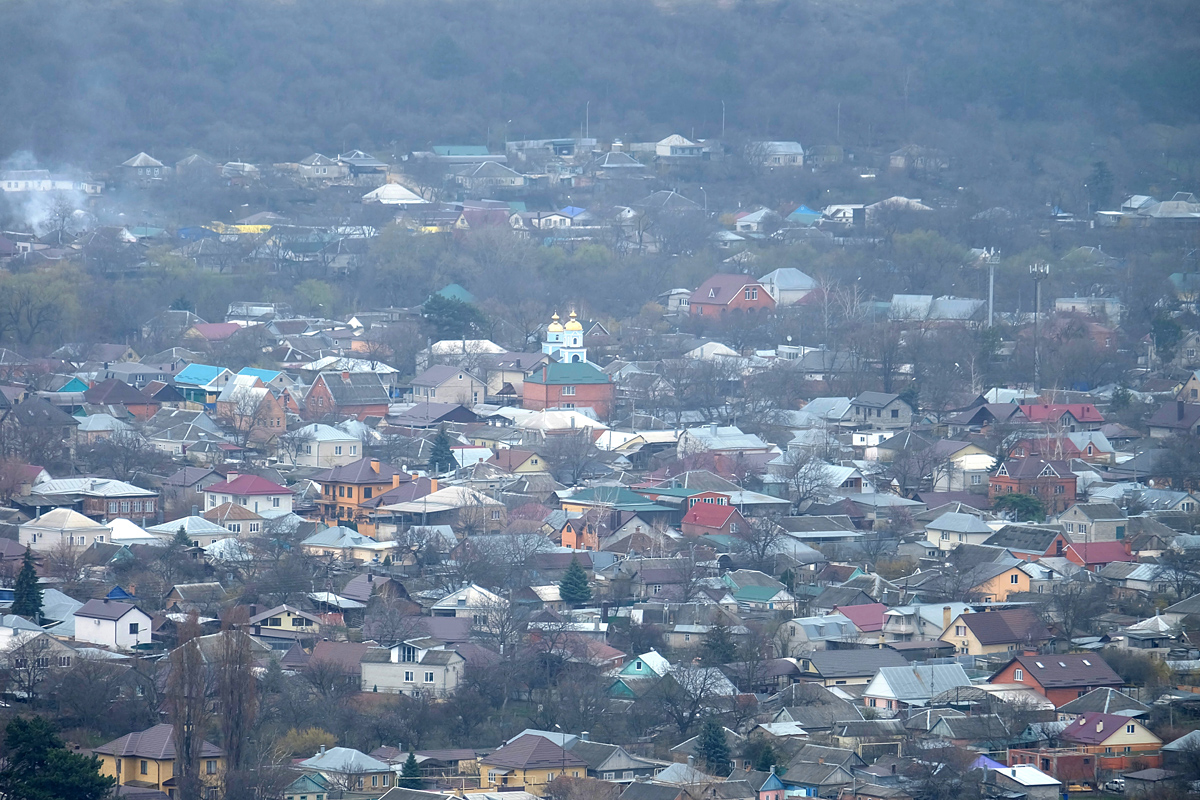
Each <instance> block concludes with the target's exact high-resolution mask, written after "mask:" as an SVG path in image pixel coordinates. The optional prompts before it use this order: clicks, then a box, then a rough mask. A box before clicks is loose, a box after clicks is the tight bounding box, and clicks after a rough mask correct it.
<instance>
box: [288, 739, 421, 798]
mask: <svg viewBox="0 0 1200 800" xmlns="http://www.w3.org/2000/svg"><path fill="white" fill-rule="evenodd" d="M296 766H297V767H299V768H300V769H301V770H303V771H304V772H306V773H310V774H313V775H319V776H320V777H321V781H322V783H323V784H324V785H325V786H326V787H328V788H329V789H332V790H334V791H336V792H338V794H339V795H341V794H343V793H349V792H354V793H355V796H359V795H362V794H383V793H384V792H387V791H388V790H389V789H391V788H392V787H393V786H394V785H395V782H396V779H397V777H398V776H397V775H396V773H395V772H394V771H393V770H392V768H391V766H390V765H389V764H386V763H384V762H383V761H380V760H379V759H377V758H372V757H371V756H369V755H367V754H366V753H363V752H362V751H360V750H355V749H354V748H352V747H330V748H328V749H327V748H326V747H325V745H321V749H320V750H319V751H318V752H317V754H316V755H314V756H313V757H312V758H306V759H304V760H303V761H301V762H300V763H299V764H297V765H296Z"/></svg>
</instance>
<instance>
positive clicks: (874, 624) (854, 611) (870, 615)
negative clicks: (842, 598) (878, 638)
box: [833, 603, 887, 633]
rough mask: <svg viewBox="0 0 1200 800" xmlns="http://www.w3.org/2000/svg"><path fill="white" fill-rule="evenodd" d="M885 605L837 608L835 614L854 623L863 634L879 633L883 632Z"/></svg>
mask: <svg viewBox="0 0 1200 800" xmlns="http://www.w3.org/2000/svg"><path fill="white" fill-rule="evenodd" d="M885 611H887V606H885V605H884V604H883V603H865V604H863V605H859V606H837V607H836V608H834V609H833V613H835V614H841V615H842V616H843V617H845V618H846V619H848V620H850V621H851V622H853V623H854V627H856V628H858V630H859V631H860V632H861V633H879V632H880V631H882V630H883V612H885Z"/></svg>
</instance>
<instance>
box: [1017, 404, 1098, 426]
mask: <svg viewBox="0 0 1200 800" xmlns="http://www.w3.org/2000/svg"><path fill="white" fill-rule="evenodd" d="M1020 409H1021V413H1023V414H1024V415H1025V416H1026V417H1027V418H1028V419H1029V421H1030V422H1057V421H1058V418H1059V417H1061V416H1062V415H1063V414H1070V415H1071V416H1073V417H1074V418H1075V419H1077V420H1079V421H1080V422H1104V415H1103V414H1101V413H1100V412H1099V411H1097V410H1096V407H1095V406H1094V405H1092V404H1091V403H1055V404H1046V403H1042V404H1039V405H1022V406H1020Z"/></svg>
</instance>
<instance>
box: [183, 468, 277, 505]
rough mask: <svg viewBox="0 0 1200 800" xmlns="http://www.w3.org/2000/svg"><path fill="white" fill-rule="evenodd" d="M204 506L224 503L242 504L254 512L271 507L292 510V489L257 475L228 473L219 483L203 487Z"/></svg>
mask: <svg viewBox="0 0 1200 800" xmlns="http://www.w3.org/2000/svg"><path fill="white" fill-rule="evenodd" d="M204 497H205V501H204V507H205V508H209V509H212V508H216V507H217V506H219V505H222V504H224V503H233V504H234V505H239V506H242V507H244V508H246V509H248V510H250V511H253V512H254V513H256V514H259V513H262V512H263V511H268V510H271V509H280V510H282V511H291V510H292V490H291V489H287V488H285V487H283V486H280V485H279V484H278V483H275V482H274V481H269V480H267V479H266V478H260V477H259V476H257V475H239V474H237V473H236V472H231V473H229V474H228V475H227V476H226V478H225V480H224V481H222V482H221V483H214V484H213V485H212V486H209V487H207V488H205V489H204Z"/></svg>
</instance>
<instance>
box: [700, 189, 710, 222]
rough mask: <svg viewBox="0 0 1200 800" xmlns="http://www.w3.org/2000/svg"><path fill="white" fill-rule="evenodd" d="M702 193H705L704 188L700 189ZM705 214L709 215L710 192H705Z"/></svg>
mask: <svg viewBox="0 0 1200 800" xmlns="http://www.w3.org/2000/svg"><path fill="white" fill-rule="evenodd" d="M700 191H702V192H704V187H703V186H701V187H700ZM704 213H705V214H706V215H707V214H708V192H704Z"/></svg>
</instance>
